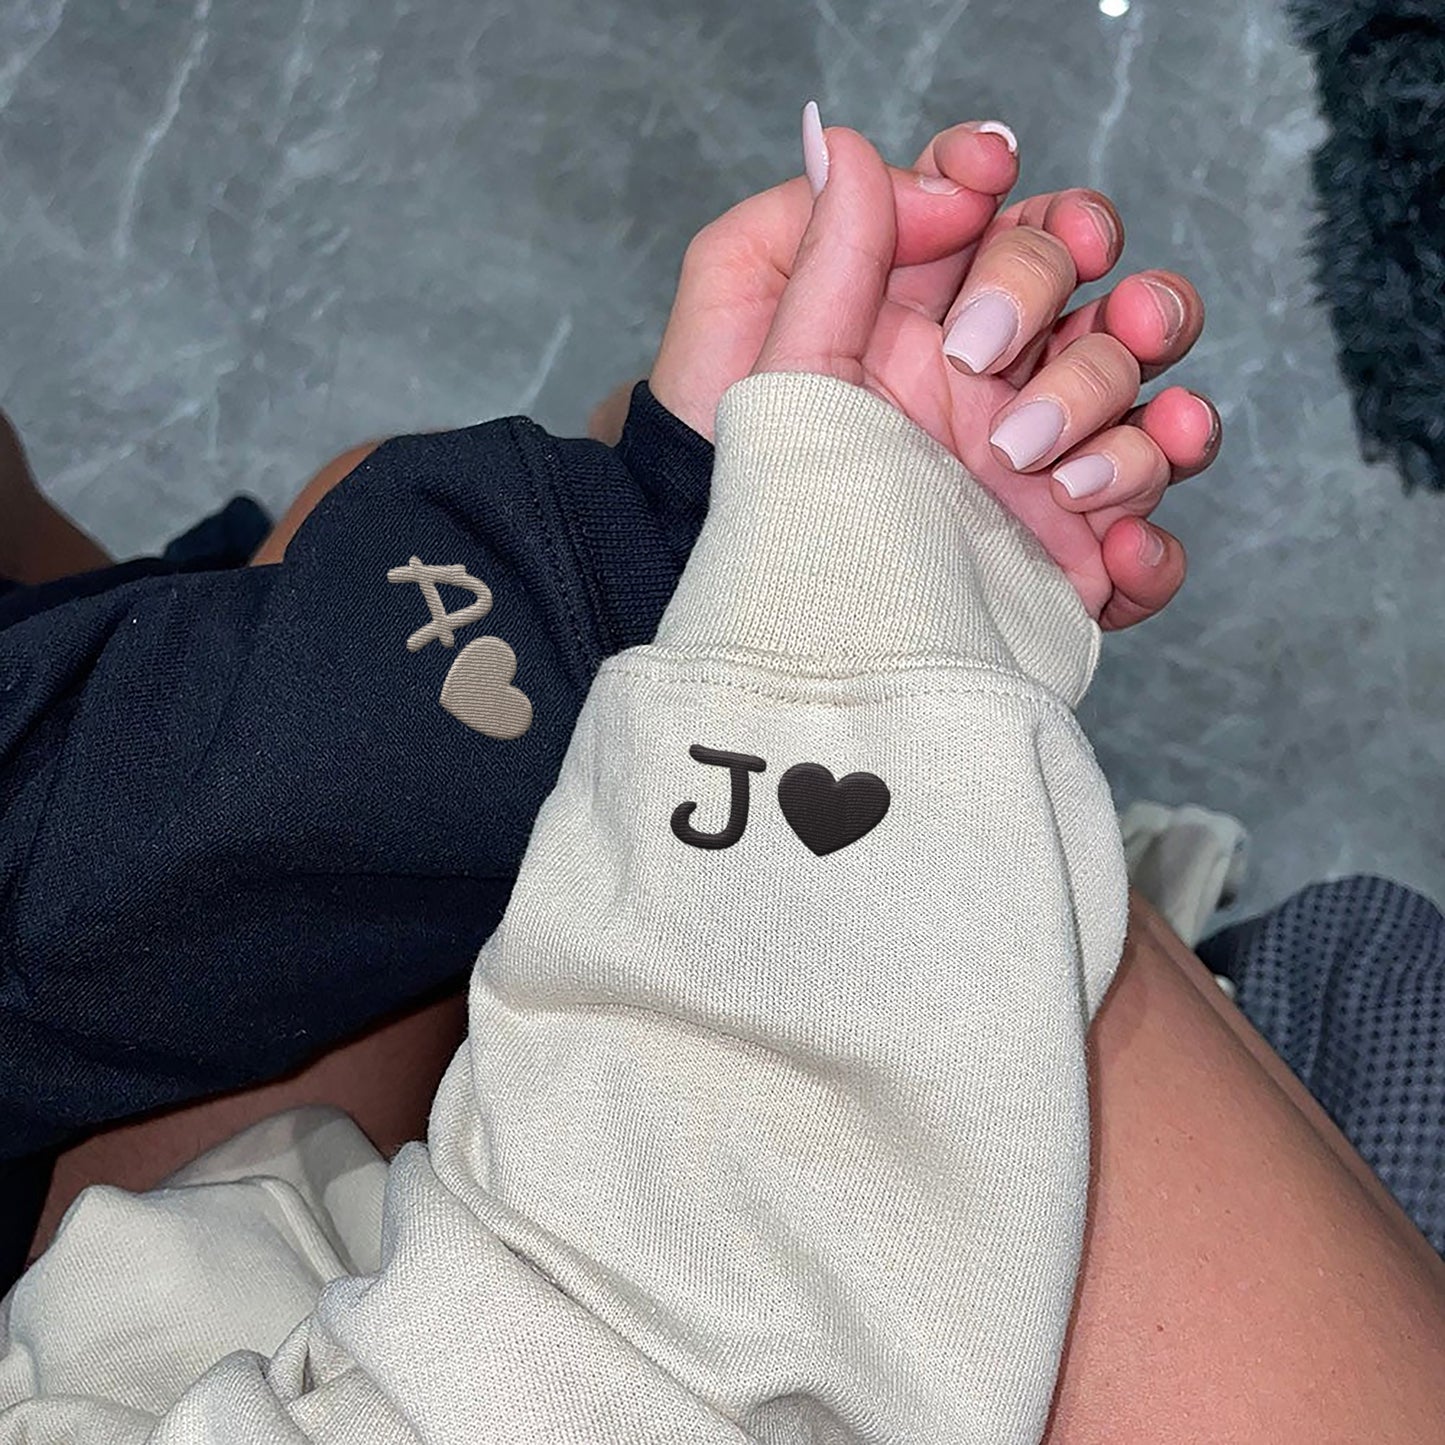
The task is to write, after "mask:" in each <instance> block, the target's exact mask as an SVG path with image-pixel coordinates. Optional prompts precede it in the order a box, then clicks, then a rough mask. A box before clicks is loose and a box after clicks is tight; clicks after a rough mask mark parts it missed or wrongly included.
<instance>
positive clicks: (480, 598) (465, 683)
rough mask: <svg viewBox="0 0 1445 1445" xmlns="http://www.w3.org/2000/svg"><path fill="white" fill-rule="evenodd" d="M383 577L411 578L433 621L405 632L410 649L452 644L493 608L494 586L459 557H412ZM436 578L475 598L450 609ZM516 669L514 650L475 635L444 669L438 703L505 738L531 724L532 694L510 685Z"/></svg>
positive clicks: (478, 727) (488, 732)
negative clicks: (447, 560) (438, 562)
mask: <svg viewBox="0 0 1445 1445" xmlns="http://www.w3.org/2000/svg"><path fill="white" fill-rule="evenodd" d="M386 580H387V581H388V582H415V583H416V585H417V586H418V587H419V588H420V589H421V595H422V597H423V598H424V599H425V601H426V606H427V611H428V612H430V613H431V621H430V622H428V623H427V624H426V626H425V627H419V628H418V629H417V630H416V631H415V632H413V633H412V635H411V636H410V637H408V638H407V640H406V646H407V650H408V651H409V652H417V651H419V650H420V649H421V648H423V647H425V646H426V645H427V644H428V643H429V642H439V643H440V644H441V645H442V646H443V647H453V646H455V644H456V634H457V632H458V630H459V629H460V628H463V627H470V626H471V624H472V623H474V622H480V621H481V620H482V618H483V617H485V616H486V615H487V613H488V612H490V611H491V610H492V589H491V588H490V587H488V586H487V584H486V583H485V582H483V581H482V580H481V578H479V577H473V576H471V574H470V573H468V571H467V569H466V568H465V567H464V566H462V565H461V564H460V563H454V564H449V565H447V566H441V567H436V566H429V565H428V564H427V563H425V562H423V561H422V560H421V559H420V558H418V557H413V558H412V559H411V561H410V562H408V563H407V564H406V566H405V567H393V568H392V569H391V570H390V571H389V572H388V573H387V574H386ZM439 583H442V584H445V585H446V586H448V587H458V588H461V589H463V590H465V591H468V592H470V593H471V594H472V597H473V600H472V601H471V602H469V603H468V604H467V605H466V606H465V607H459V608H457V610H456V611H455V612H451V611H448V610H447V608H446V607H445V606H444V605H443V603H442V599H441V593H440V592H439V591H438V590H437V587H438V584H439ZM516 675H517V654H516V653H515V652H513V651H512V649H511V648H510V647H508V646H507V644H506V643H505V642H503V641H502V639H501V638H500V637H479V638H477V639H476V640H475V641H474V642H469V643H467V645H466V646H465V647H464V648H462V650H461V651H460V652H459V653H458V654H457V656H456V660H455V661H454V662H453V663H452V665H451V667H450V668H449V669H448V670H447V675H446V679H445V680H444V681H443V683H442V695H441V705H442V706H443V707H444V708H445V709H446V710H447V711H448V712H449V713H451V715H452V716H453V717H454V718H456V719H457V721H458V722H461V723H465V724H466V726H467V727H469V728H472V729H474V730H475V731H476V732H479V733H482V734H483V735H484V736H486V737H489V738H498V739H500V740H501V741H503V742H509V741H510V740H511V739H512V738H519V737H521V736H522V734H523V733H524V732H526V731H527V729H528V728H529V727H531V726H532V700H531V699H530V698H529V697H528V696H527V694H526V693H524V692H523V691H522V690H521V689H520V688H517V687H513V686H512V679H513V678H514V677H515V676H516Z"/></svg>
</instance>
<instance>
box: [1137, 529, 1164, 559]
mask: <svg viewBox="0 0 1445 1445" xmlns="http://www.w3.org/2000/svg"><path fill="white" fill-rule="evenodd" d="M1139 560H1140V561H1141V562H1142V563H1143V564H1144V565H1145V566H1146V567H1157V566H1158V565H1159V564H1160V563H1161V562H1162V561H1163V560H1164V538H1163V537H1161V536H1160V535H1159V533H1158V532H1156V531H1155V530H1154V528H1153V527H1151V526H1150V525H1149V524H1148V523H1147V522H1141V523H1140V524H1139Z"/></svg>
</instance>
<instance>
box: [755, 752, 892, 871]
mask: <svg viewBox="0 0 1445 1445" xmlns="http://www.w3.org/2000/svg"><path fill="white" fill-rule="evenodd" d="M888 803H889V794H888V784H887V783H885V782H884V781H883V779H882V778H880V777H876V776H875V775H874V774H872V773H849V774H848V775H847V776H846V777H842V778H834V776H833V775H832V773H830V772H829V771H828V769H827V768H825V767H824V766H823V765H822V764H821V763H797V764H795V765H794V766H793V767H791V768H789V769H788V771H787V772H786V773H784V774H783V776H782V777H781V778H779V779H778V805H779V807H781V808H782V810H783V817H785V818H786V819H787V820H788V826H789V827H790V828H791V829H792V830H793V832H795V833H796V834H797V835H798V837H799V838H801V839H802V840H803V842H804V843H806V844H807V846H808V847H809V848H811V849H812V850H813V852H815V853H816V854H817V855H818V856H819V857H820V858H821V857H822V856H823V854H825V853H836V852H837V851H838V849H839V848H846V847H847V846H848V844H849V843H856V842H857V841H858V839H859V838H861V837H862V836H863V835H864V834H865V833H867V832H869V831H870V830H871V829H873V828H876V827H877V826H878V824H879V823H881V822H882V821H883V815H884V814H885V813H886V812H887V811H888Z"/></svg>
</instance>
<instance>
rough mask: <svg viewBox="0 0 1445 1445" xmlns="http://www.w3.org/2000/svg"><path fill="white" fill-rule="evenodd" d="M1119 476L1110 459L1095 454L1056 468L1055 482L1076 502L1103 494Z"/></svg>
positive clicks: (1078, 458) (1077, 458) (1075, 459)
mask: <svg viewBox="0 0 1445 1445" xmlns="http://www.w3.org/2000/svg"><path fill="white" fill-rule="evenodd" d="M1117 474H1118V468H1117V467H1115V465H1114V463H1113V462H1112V461H1110V460H1109V458H1108V457H1106V456H1102V455H1100V454H1099V453H1097V452H1095V453H1094V454H1092V455H1090V456H1086V457H1075V458H1074V459H1073V461H1071V462H1065V463H1064V464H1063V466H1061V467H1055V468H1054V480H1055V481H1056V482H1058V484H1059V485H1060V486H1061V487H1063V489H1064V490H1065V491H1066V492H1067V493H1068V494H1069V495H1070V496H1071V497H1072V498H1073V499H1074V500H1075V501H1078V499H1079V498H1080V497H1092V496H1093V495H1094V493H1095V492H1102V491H1103V490H1104V488H1105V487H1107V486H1108V485H1109V483H1110V482H1112V481H1113V480H1114V478H1115V476H1116V475H1117Z"/></svg>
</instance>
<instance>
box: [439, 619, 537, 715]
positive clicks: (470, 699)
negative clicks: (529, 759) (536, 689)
mask: <svg viewBox="0 0 1445 1445" xmlns="http://www.w3.org/2000/svg"><path fill="white" fill-rule="evenodd" d="M516 675H517V654H516V653H515V652H513V651H512V649H511V648H510V647H508V646H507V644H506V643H505V642H503V641H502V639H501V638H500V637H479V638H477V640H476V641H475V642H469V643H467V645H466V646H465V647H464V648H462V650H461V651H460V652H459V653H457V660H456V661H455V662H454V663H452V665H451V669H450V671H448V673H447V678H446V681H445V682H444V683H442V706H443V707H444V708H446V710H447V711H448V712H449V713H451V715H452V716H453V717H454V718H456V719H457V720H458V721H459V722H464V723H465V724H466V725H467V726H468V727H469V728H475V729H476V730H477V731H478V732H479V733H485V734H486V735H487V737H489V738H502V739H503V740H505V739H508V738H519V737H521V736H522V734H523V733H524V732H526V731H527V729H528V728H529V727H531V726H532V701H531V699H530V698H529V697H528V696H527V694H526V693H524V692H522V691H520V690H519V689H518V688H515V687H513V686H511V682H512V679H513V678H514V677H515V676H516Z"/></svg>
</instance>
